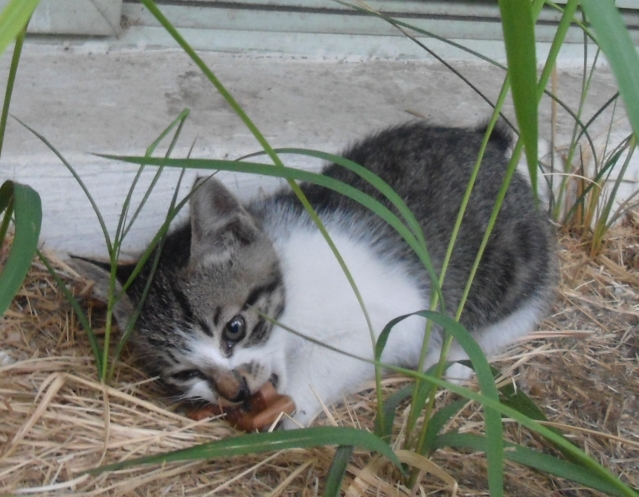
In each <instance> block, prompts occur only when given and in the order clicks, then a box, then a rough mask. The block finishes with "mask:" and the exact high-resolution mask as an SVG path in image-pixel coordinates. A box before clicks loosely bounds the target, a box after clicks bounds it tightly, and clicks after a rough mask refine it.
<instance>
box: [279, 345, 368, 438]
mask: <svg viewBox="0 0 639 497" xmlns="http://www.w3.org/2000/svg"><path fill="white" fill-rule="evenodd" d="M306 351H307V353H306V354H296V357H295V358H291V359H289V363H288V365H287V381H286V385H285V386H283V388H282V389H281V390H280V391H281V392H282V393H283V394H286V395H288V396H290V397H291V398H292V399H293V401H294V402H295V407H296V411H295V415H294V416H293V419H294V420H295V422H293V421H291V420H290V419H285V420H284V421H283V423H282V425H283V428H284V429H293V428H299V427H300V425H301V426H302V427H306V426H308V425H309V424H310V423H311V421H313V419H314V418H315V417H316V416H317V415H318V414H319V413H320V411H321V410H322V403H323V404H325V405H326V406H330V405H331V404H333V403H334V402H336V401H339V400H341V397H342V395H344V394H347V393H350V392H352V391H353V390H355V389H356V388H357V387H358V386H359V385H362V384H363V383H365V382H366V381H367V380H370V379H371V378H372V377H374V371H375V369H374V367H373V366H372V365H371V364H369V363H366V362H363V361H358V360H356V359H352V358H350V357H346V356H344V355H342V354H339V353H337V352H333V351H331V350H328V349H321V348H320V347H317V346H315V347H308V348H306ZM320 399H321V401H320Z"/></svg>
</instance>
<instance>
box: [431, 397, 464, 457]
mask: <svg viewBox="0 0 639 497" xmlns="http://www.w3.org/2000/svg"><path fill="white" fill-rule="evenodd" d="M466 404H468V401H467V400H466V399H459V400H456V401H455V402H453V403H451V404H448V405H447V406H444V407H442V408H441V409H439V410H438V411H437V412H436V413H435V414H433V417H432V418H430V421H428V429H427V430H426V437H425V438H424V446H423V447H422V454H426V453H428V452H430V451H432V450H435V449H436V448H437V446H436V441H437V436H438V435H439V432H440V431H441V430H442V428H443V427H444V425H445V424H446V423H448V421H450V418H452V417H453V416H455V415H456V414H457V413H458V412H459V411H461V410H462V409H463V408H464V406H465V405H466Z"/></svg>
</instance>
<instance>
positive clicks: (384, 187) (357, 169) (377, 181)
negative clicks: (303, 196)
mask: <svg viewBox="0 0 639 497" xmlns="http://www.w3.org/2000/svg"><path fill="white" fill-rule="evenodd" d="M274 151H275V152H276V153H277V154H294V155H304V156H308V157H314V158H316V159H322V160H325V161H327V162H332V163H335V164H338V165H339V166H342V167H344V168H346V169H348V170H349V171H352V172H354V173H355V174H357V175H358V176H360V177H361V178H362V179H364V180H365V181H367V182H368V183H369V184H370V185H371V186H373V187H374V188H375V189H376V190H377V191H378V192H380V193H381V194H382V195H384V197H386V199H388V201H389V202H390V203H391V204H392V205H393V207H395V208H396V209H397V211H398V212H399V213H400V215H401V216H402V217H403V218H404V221H405V222H406V225H407V226H408V227H409V228H410V230H411V231H412V233H413V235H414V236H415V238H416V239H417V242H418V243H419V245H420V246H421V249H420V250H421V251H422V253H421V256H420V257H422V258H423V260H425V261H427V263H426V264H425V266H426V270H427V271H428V274H429V276H430V279H431V284H432V288H433V290H434V291H435V293H437V295H438V296H439V299H440V301H441V302H442V312H444V311H445V306H444V303H443V295H442V293H441V285H440V284H439V279H438V278H437V274H436V273H435V268H434V267H433V265H432V262H431V259H430V255H429V253H428V248H427V245H426V240H425V239H424V233H423V231H422V228H421V226H420V224H419V222H418V221H417V219H416V218H415V215H414V214H413V213H412V212H411V210H410V209H409V208H408V206H407V205H406V203H405V202H404V200H403V199H402V198H401V197H400V196H399V195H398V194H397V193H396V192H395V191H394V190H393V189H392V188H391V187H390V186H389V185H388V184H387V183H386V182H385V181H384V180H383V179H381V178H380V177H379V176H377V175H376V174H375V173H373V172H371V171H370V170H369V169H367V168H365V167H363V166H361V165H359V164H357V163H356V162H353V161H351V160H348V159H345V158H344V157H340V156H339V155H334V154H329V153H326V152H321V151H319V150H310V149H304V148H276V149H274ZM263 154H264V152H258V153H255V154H249V155H246V156H245V157H244V158H249V157H255V156H259V155H263Z"/></svg>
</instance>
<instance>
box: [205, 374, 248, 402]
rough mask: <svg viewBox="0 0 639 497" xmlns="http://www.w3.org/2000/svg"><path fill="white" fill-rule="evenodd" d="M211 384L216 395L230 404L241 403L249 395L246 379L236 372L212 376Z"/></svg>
mask: <svg viewBox="0 0 639 497" xmlns="http://www.w3.org/2000/svg"><path fill="white" fill-rule="evenodd" d="M213 384H214V387H215V391H216V392H217V393H218V395H220V396H221V397H224V398H225V399H226V400H228V401H230V402H243V401H245V400H246V399H248V398H249V396H250V395H251V391H250V389H249V387H248V383H247V382H246V378H244V376H242V375H241V374H239V373H238V372H237V371H228V372H224V373H218V374H214V375H213Z"/></svg>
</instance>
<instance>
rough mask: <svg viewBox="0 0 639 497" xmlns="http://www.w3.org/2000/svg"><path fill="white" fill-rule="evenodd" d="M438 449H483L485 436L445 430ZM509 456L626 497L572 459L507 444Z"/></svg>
mask: <svg viewBox="0 0 639 497" xmlns="http://www.w3.org/2000/svg"><path fill="white" fill-rule="evenodd" d="M434 446H435V447H436V448H444V447H453V448H456V449H462V448H463V449H471V450H473V451H484V450H485V448H486V437H483V436H480V435H473V434H471V433H446V434H444V435H440V436H439V437H437V439H436V440H435V444H434ZM505 457H506V459H508V460H510V461H514V462H517V463H520V464H523V465H525V466H528V467H529V468H534V469H537V470H540V471H544V472H546V473H549V474H551V475H555V476H558V477H560V478H566V479H567V480H571V481H573V482H575V483H579V484H581V485H585V486H587V487H589V488H592V489H595V490H599V491H601V492H605V493H607V494H608V495H614V496H619V497H623V496H624V495H627V494H626V493H623V492H620V491H619V489H618V488H616V487H615V486H613V485H611V484H610V483H609V482H608V481H607V480H605V479H604V478H601V477H600V476H598V475H595V474H593V473H592V472H591V471H590V470H589V469H587V468H584V467H583V466H580V465H578V464H574V463H572V462H569V461H564V460H562V459H558V458H556V457H554V456H551V455H548V454H543V453H541V452H537V451H535V450H532V449H529V448H528V447H523V446H521V445H516V444H511V443H506V452H505Z"/></svg>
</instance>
